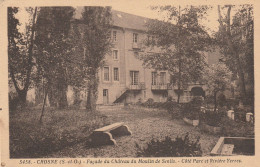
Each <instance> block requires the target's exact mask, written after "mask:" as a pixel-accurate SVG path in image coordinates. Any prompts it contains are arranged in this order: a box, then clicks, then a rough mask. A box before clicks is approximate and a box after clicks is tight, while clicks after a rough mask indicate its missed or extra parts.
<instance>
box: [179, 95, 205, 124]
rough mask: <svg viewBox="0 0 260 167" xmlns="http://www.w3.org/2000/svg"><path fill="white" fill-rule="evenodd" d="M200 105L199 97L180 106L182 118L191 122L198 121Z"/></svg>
mask: <svg viewBox="0 0 260 167" xmlns="http://www.w3.org/2000/svg"><path fill="white" fill-rule="evenodd" d="M201 105H202V99H201V97H194V98H193V99H192V100H191V101H190V102H188V103H184V104H183V105H182V107H181V112H182V114H183V116H184V117H186V118H188V119H191V120H197V119H199V115H200V108H201Z"/></svg>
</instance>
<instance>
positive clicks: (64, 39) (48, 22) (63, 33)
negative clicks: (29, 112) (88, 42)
mask: <svg viewBox="0 0 260 167" xmlns="http://www.w3.org/2000/svg"><path fill="white" fill-rule="evenodd" d="M73 12H74V8H73V7H41V8H40V11H39V16H38V20H37V24H36V25H37V34H36V40H35V45H36V49H37V54H36V65H37V66H36V67H37V76H38V80H39V81H42V83H43V84H44V85H43V87H44V89H45V95H44V102H43V108H42V115H41V118H40V122H41V120H42V117H43V115H44V114H43V113H44V106H45V102H46V98H47V95H48V96H50V98H49V100H50V103H51V104H53V105H54V104H58V107H59V108H61V109H62V108H65V107H67V95H66V92H67V87H68V80H69V77H68V71H67V68H68V67H69V66H70V65H71V62H70V55H71V50H72V48H73V46H72V45H71V41H70V38H69V32H70V28H71V25H70V23H71V20H72V16H73Z"/></svg>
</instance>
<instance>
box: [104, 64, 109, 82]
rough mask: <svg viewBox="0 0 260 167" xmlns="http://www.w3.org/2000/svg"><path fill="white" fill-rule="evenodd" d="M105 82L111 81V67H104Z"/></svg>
mask: <svg viewBox="0 0 260 167" xmlns="http://www.w3.org/2000/svg"><path fill="white" fill-rule="evenodd" d="M104 81H109V67H104Z"/></svg>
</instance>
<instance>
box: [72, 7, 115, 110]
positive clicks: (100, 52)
mask: <svg viewBox="0 0 260 167" xmlns="http://www.w3.org/2000/svg"><path fill="white" fill-rule="evenodd" d="M81 23H82V25H83V27H84V28H83V29H82V30H81V31H82V38H80V39H79V40H81V42H79V43H81V45H79V49H81V50H82V51H83V52H82V53H83V56H84V59H83V60H82V61H83V62H84V64H85V65H84V67H85V68H84V69H86V70H87V75H86V74H85V76H86V77H87V78H86V79H87V105H86V109H87V110H89V111H95V110H96V101H97V93H98V90H97V89H98V83H99V81H98V76H97V73H98V69H99V68H100V67H101V66H102V64H103V60H104V58H105V55H106V54H107V53H109V52H110V48H111V42H110V34H111V23H112V15H111V8H110V7H84V11H83V12H82V20H81ZM75 28H76V27H75ZM79 32H80V31H79Z"/></svg>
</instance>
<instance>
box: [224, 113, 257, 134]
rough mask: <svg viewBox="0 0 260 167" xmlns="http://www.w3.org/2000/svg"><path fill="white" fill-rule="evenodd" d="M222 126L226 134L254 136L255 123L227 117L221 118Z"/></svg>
mask: <svg viewBox="0 0 260 167" xmlns="http://www.w3.org/2000/svg"><path fill="white" fill-rule="evenodd" d="M221 127H222V129H223V130H222V131H223V134H222V135H224V136H232V137H252V136H254V125H252V124H249V123H247V122H242V121H233V120H230V119H229V118H227V117H223V118H222V119H221Z"/></svg>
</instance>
